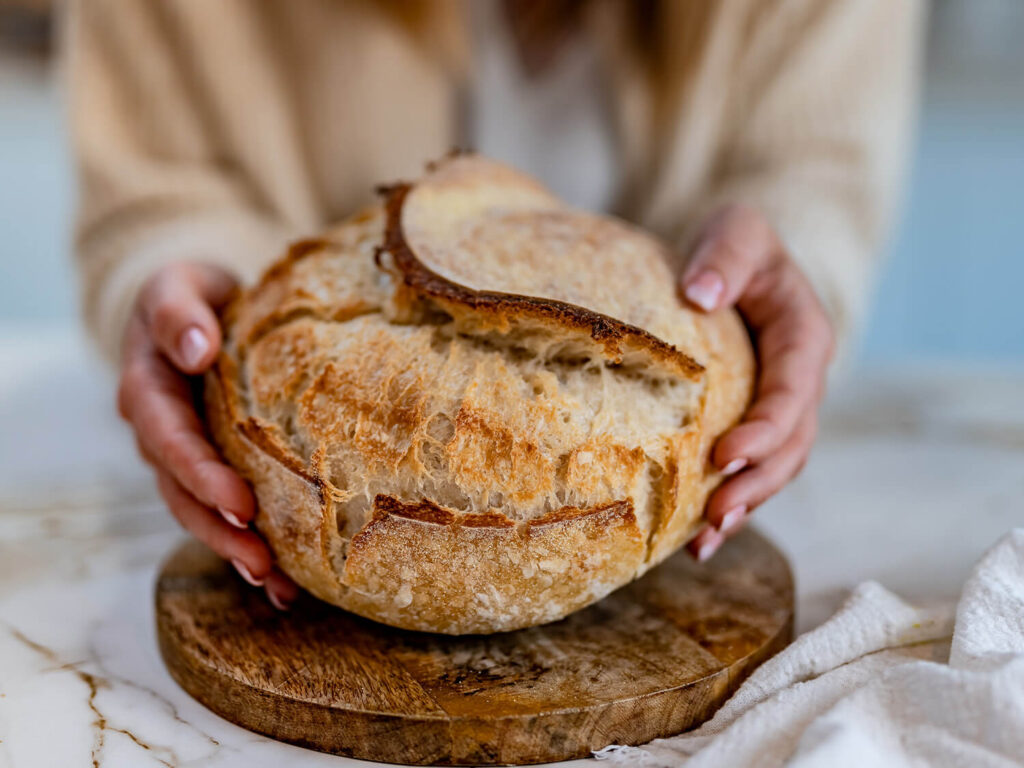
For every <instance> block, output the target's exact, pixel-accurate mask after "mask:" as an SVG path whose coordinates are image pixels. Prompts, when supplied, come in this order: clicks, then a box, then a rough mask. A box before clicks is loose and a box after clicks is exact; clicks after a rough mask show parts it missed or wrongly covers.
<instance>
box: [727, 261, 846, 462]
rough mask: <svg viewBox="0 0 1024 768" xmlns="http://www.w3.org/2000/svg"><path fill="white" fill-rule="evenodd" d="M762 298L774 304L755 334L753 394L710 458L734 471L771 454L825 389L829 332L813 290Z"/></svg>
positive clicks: (808, 287)
mask: <svg viewBox="0 0 1024 768" xmlns="http://www.w3.org/2000/svg"><path fill="white" fill-rule="evenodd" d="M794 269H795V268H794ZM745 301H746V299H744V300H743V302H745ZM764 301H773V302H775V304H776V307H777V308H776V309H775V310H774V312H775V314H774V319H772V320H771V321H770V322H769V323H768V325H766V326H765V327H764V328H762V329H761V331H760V335H759V352H760V357H761V360H762V369H761V375H760V377H759V379H758V386H757V394H756V396H755V398H754V402H753V403H752V404H751V406H750V408H749V409H748V410H747V412H746V414H745V415H744V417H743V422H742V423H741V424H739V425H737V426H736V427H733V428H732V429H731V430H729V431H728V432H727V433H726V434H724V435H723V436H722V437H721V438H719V440H718V442H717V443H716V445H715V449H714V453H713V456H712V461H713V463H714V464H715V466H717V467H721V468H732V469H733V470H736V469H739V468H741V467H742V466H746V465H747V464H756V463H758V462H760V461H763V460H765V459H766V458H768V457H769V456H771V455H772V454H773V453H774V452H775V451H777V450H778V449H779V448H780V446H782V445H783V444H784V443H785V442H786V440H788V439H789V437H790V435H791V434H792V433H793V431H794V430H795V429H796V426H797V422H798V421H799V419H800V418H801V415H802V414H803V413H805V412H806V411H807V410H808V409H810V408H815V407H817V404H818V401H819V400H820V399H821V395H822V393H823V391H824V376H825V371H826V370H827V367H828V359H829V357H830V355H831V347H832V334H831V327H830V325H829V321H828V318H827V317H826V315H825V312H824V310H823V309H822V308H821V305H820V304H819V303H818V302H817V299H816V298H815V297H814V295H813V289H812V288H811V287H810V285H809V284H806V285H803V286H802V287H801V288H800V290H799V292H798V293H797V294H796V295H782V296H779V297H777V298H767V297H766V298H765V299H764Z"/></svg>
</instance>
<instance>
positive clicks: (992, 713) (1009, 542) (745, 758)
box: [596, 529, 1024, 768]
mask: <svg viewBox="0 0 1024 768" xmlns="http://www.w3.org/2000/svg"><path fill="white" fill-rule="evenodd" d="M950 640H951V641H952V642H950ZM596 757H598V758H601V759H603V760H607V761H608V762H609V763H611V764H612V765H630V766H642V767H643V768H647V767H648V766H659V767H660V766H680V765H685V766H686V768H739V767H741V766H742V767H746V766H751V767H753V768H774V767H775V766H791V767H793V768H812V767H814V768H817V767H818V766H821V767H822V768H845V766H850V768H853V767H854V766H856V768H865V766H871V767H872V768H890V767H892V768H904V767H905V768H919V767H920V766H942V767H945V766H956V767H957V768H961V767H963V768H967V767H968V766H969V767H970V768H990V767H991V768H996V767H997V766H998V767H999V768H1004V767H1005V766H1020V765H1024V529H1017V530H1014V531H1012V532H1011V533H1009V534H1007V535H1006V536H1004V537H1003V538H1002V539H1000V541H999V542H998V543H997V544H996V545H995V546H994V547H993V548H992V549H991V550H989V552H988V553H986V554H985V556H984V557H983V558H982V559H981V561H980V562H979V563H978V564H977V565H976V566H975V568H974V571H973V572H972V573H971V576H970V578H969V579H968V580H967V583H966V584H965V585H964V589H963V592H962V593H961V596H960V600H959V603H958V604H957V605H955V606H954V605H946V606H933V607H929V608H922V607H914V606H912V605H909V604H908V603H906V602H905V601H903V600H902V599H900V598H899V597H897V596H896V595H894V594H892V593H891V592H889V591H888V590H886V589H885V588H884V587H882V586H881V585H879V584H877V583H875V582H867V583H865V584H862V585H860V586H859V587H858V588H857V589H856V590H854V592H853V594H852V595H851V596H850V597H849V599H848V600H847V601H846V603H845V604H844V605H843V607H842V608H841V609H840V610H839V612H838V613H836V614H835V615H834V616H833V617H832V618H831V619H829V620H828V621H826V622H825V623H824V624H822V625H821V626H819V627H818V628H817V629H814V630H812V631H810V632H808V633H806V634H804V635H802V636H800V637H799V638H797V639H796V640H795V641H794V642H793V644H792V645H790V646H789V647H788V648H787V649H786V650H784V651H783V652H782V653H780V654H778V655H777V656H775V657H774V658H772V659H770V660H769V661H767V662H765V664H763V665H762V666H761V667H759V668H758V669H757V670H756V671H755V672H754V674H752V675H751V676H750V678H749V679H748V680H747V681H746V682H745V683H744V684H743V685H742V686H741V687H740V689H739V690H738V691H737V692H736V693H735V694H734V695H733V696H732V698H730V699H729V701H727V702H726V703H725V705H724V706H723V707H722V708H721V709H720V710H719V711H718V713H717V714H716V715H715V716H714V717H713V718H712V719H711V720H710V721H708V722H707V723H705V724H704V725H703V726H702V727H701V728H699V729H698V730H696V731H693V732H691V733H688V734H685V735H682V736H676V737H674V738H670V739H659V740H657V741H653V742H651V743H650V744H647V745H645V746H643V747H622V746H613V747H608V748H606V749H603V750H601V751H600V752H598V753H596Z"/></svg>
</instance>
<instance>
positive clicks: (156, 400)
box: [118, 262, 298, 610]
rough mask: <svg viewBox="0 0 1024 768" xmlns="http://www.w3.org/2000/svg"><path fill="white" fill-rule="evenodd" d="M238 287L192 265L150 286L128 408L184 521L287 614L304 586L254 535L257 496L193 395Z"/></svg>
mask: <svg viewBox="0 0 1024 768" xmlns="http://www.w3.org/2000/svg"><path fill="white" fill-rule="evenodd" d="M235 284H236V283H235V279H234V278H233V277H232V276H231V275H230V274H228V273H227V272H225V271H224V270H223V269H221V268H219V267H215V266H212V265H207V264H195V263H184V262H182V263H176V264H171V265H168V266H165V267H163V268H161V269H160V270H158V271H157V272H156V273H154V274H153V276H152V277H150V278H149V280H147V281H146V283H145V285H144V286H143V288H142V290H141V291H140V292H139V296H138V300H137V301H136V304H135V308H134V311H133V312H132V316H131V319H130V320H129V322H128V326H127V328H126V329H125V336H124V341H123V348H122V355H121V377H120V386H119V390H118V409H119V410H120V412H121V416H122V417H123V418H124V419H125V420H126V421H127V422H128V423H129V424H131V426H132V429H133V430H134V431H135V438H136V443H137V444H138V447H139V453H141V454H142V457H143V458H144V459H145V460H146V461H147V462H148V463H149V464H150V465H151V466H152V467H153V469H154V470H155V471H156V481H157V488H158V489H159V491H160V495H161V496H163V498H164V501H166V502H167V506H168V507H169V508H170V510H171V513H172V514H173V515H174V516H175V517H176V518H177V520H178V522H179V523H181V525H182V526H183V527H184V528H185V529H186V530H187V531H189V532H190V533H192V535H194V536H195V537H196V538H197V539H199V540H200V541H201V542H203V543H204V544H206V545H207V546H208V547H210V549H212V550H213V551H214V552H216V553H217V554H218V555H220V556H221V557H223V558H225V559H227V560H230V561H231V563H232V564H233V565H234V567H235V569H236V570H237V571H238V572H239V574H241V576H242V578H244V579H245V580H246V581H248V582H249V583H250V584H252V585H253V586H256V587H263V588H264V589H265V590H266V592H267V597H268V598H269V599H270V602H271V603H273V604H274V605H275V606H276V607H277V608H279V609H281V610H285V609H287V608H288V606H289V605H290V604H291V603H292V602H293V601H294V600H295V598H296V597H297V596H298V588H297V587H296V586H295V584H294V583H293V582H292V581H291V580H290V579H289V578H288V577H287V576H285V575H284V574H283V573H282V572H281V571H280V570H278V569H277V568H275V567H274V560H273V556H272V555H271V553H270V550H269V549H268V547H267V545H266V543H265V542H264V541H263V540H262V539H261V538H260V537H259V536H258V535H257V534H256V533H255V532H254V531H253V530H251V529H250V527H249V524H250V523H251V522H252V519H253V516H254V515H255V512H256V502H255V499H254V498H253V494H252V491H251V490H250V488H249V486H248V485H247V484H246V483H245V481H244V480H243V479H242V478H241V477H239V475H238V473H236V472H235V471H234V469H232V468H231V467H229V466H228V465H227V464H225V463H224V462H223V461H222V460H221V458H220V455H219V454H218V453H217V451H216V450H215V449H214V447H213V446H212V445H210V443H209V441H208V440H207V438H206V434H205V431H204V429H203V422H202V419H201V418H200V416H199V414H197V413H196V410H195V405H194V402H193V398H192V388H191V383H190V377H193V376H198V375H201V374H202V373H203V372H205V371H206V370H207V369H208V368H209V367H210V366H211V365H212V364H213V362H214V360H215V359H216V358H217V354H218V352H219V350H220V342H221V331H220V324H219V323H218V322H217V315H216V313H215V309H216V308H217V307H220V306H221V305H223V304H224V302H226V301H227V300H228V298H229V297H230V295H231V293H232V291H233V289H234V287H235Z"/></svg>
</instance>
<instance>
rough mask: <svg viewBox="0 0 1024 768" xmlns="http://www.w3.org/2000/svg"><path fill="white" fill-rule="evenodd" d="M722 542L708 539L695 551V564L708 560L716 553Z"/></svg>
mask: <svg viewBox="0 0 1024 768" xmlns="http://www.w3.org/2000/svg"><path fill="white" fill-rule="evenodd" d="M721 544H722V542H721V541H718V540H717V539H708V540H707V541H705V542H704V543H703V544H701V545H700V549H698V550H697V562H699V563H703V562H704V561H705V560H710V559H711V556H712V555H713V554H715V552H717V551H718V548H719V547H720V546H721Z"/></svg>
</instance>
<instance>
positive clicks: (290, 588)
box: [264, 568, 299, 611]
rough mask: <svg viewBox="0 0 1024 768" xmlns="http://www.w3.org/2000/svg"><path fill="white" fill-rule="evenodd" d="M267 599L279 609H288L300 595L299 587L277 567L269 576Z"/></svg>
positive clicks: (266, 586) (266, 587)
mask: <svg viewBox="0 0 1024 768" xmlns="http://www.w3.org/2000/svg"><path fill="white" fill-rule="evenodd" d="M264 588H265V589H266V590H267V599H268V600H270V603H271V605H273V606H274V607H275V608H277V610H279V611H287V610H288V609H289V608H291V607H292V603H294V602H295V600H296V598H298V596H299V588H298V587H297V586H296V585H295V582H294V581H292V580H291V579H289V578H288V577H287V576H286V575H285V574H284V573H282V572H281V571H280V570H278V569H277V568H275V569H273V570H272V571H271V572H270V574H269V575H268V576H267V581H266V585H265V587H264Z"/></svg>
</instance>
